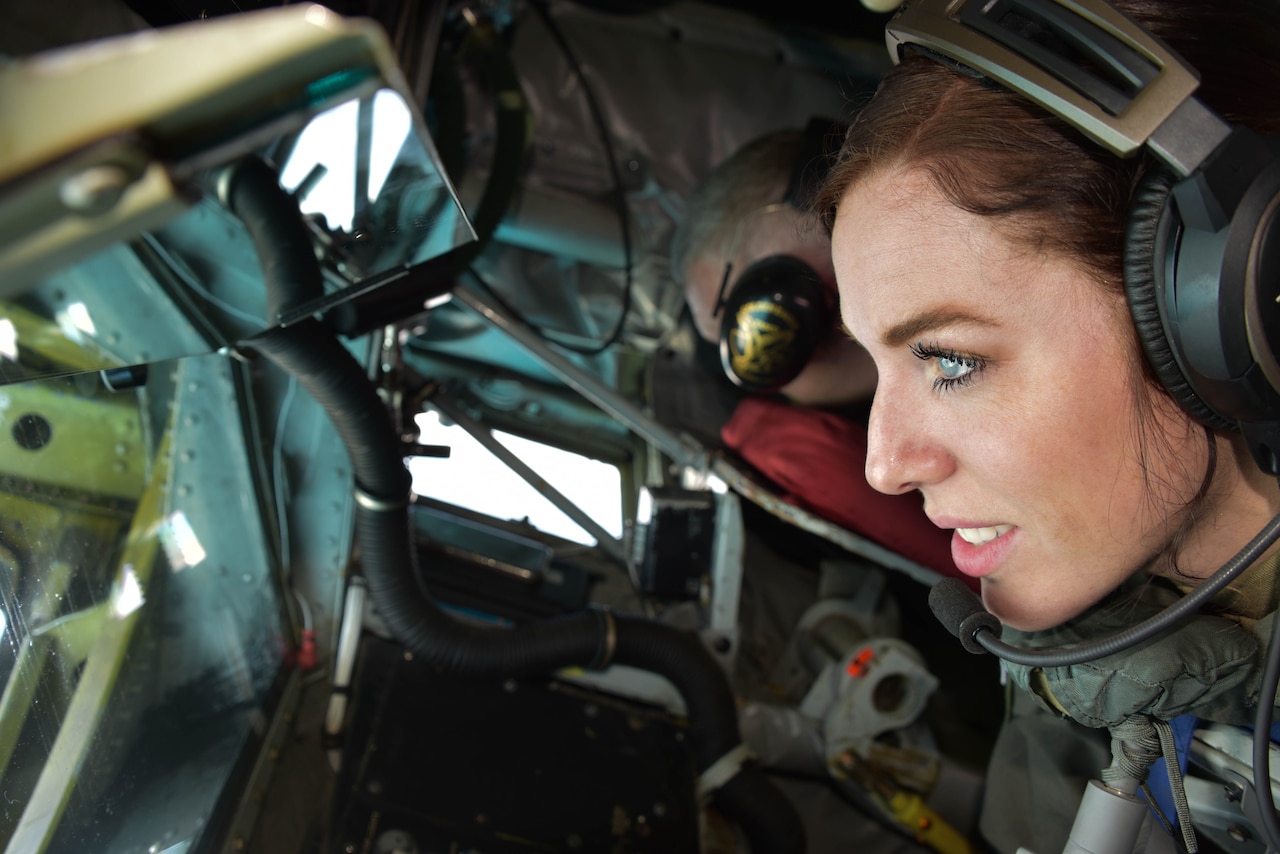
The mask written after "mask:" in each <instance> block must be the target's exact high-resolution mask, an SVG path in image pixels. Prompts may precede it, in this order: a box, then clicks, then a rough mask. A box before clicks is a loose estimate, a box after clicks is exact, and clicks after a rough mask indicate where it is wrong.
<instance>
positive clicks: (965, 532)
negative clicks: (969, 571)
mask: <svg viewBox="0 0 1280 854" xmlns="http://www.w3.org/2000/svg"><path fill="white" fill-rule="evenodd" d="M1012 530H1013V526H1012V525H996V526H994V527H991V528H956V533H957V534H959V535H960V539H962V540H964V541H965V542H966V543H968V544H969V545H972V546H982V545H986V544H987V543H989V542H991V541H992V540H994V539H995V538H996V537H1000V536H1003V535H1004V534H1007V533H1009V532H1010V531H1012Z"/></svg>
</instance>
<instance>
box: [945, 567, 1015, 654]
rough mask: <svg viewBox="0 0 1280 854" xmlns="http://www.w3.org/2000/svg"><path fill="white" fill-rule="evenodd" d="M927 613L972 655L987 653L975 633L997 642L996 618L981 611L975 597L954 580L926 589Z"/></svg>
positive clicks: (986, 611)
mask: <svg viewBox="0 0 1280 854" xmlns="http://www.w3.org/2000/svg"><path fill="white" fill-rule="evenodd" d="M929 610H930V611H933V616H935V617H937V618H938V622H940V623H942V625H943V626H944V627H946V630H947V631H949V632H951V634H953V635H955V636H956V637H957V638H959V639H960V645H961V646H963V647H964V648H965V649H967V650H968V651H969V652H972V653H975V654H980V653H983V652H987V649H986V647H984V646H982V645H981V642H980V641H979V640H978V632H986V633H987V635H988V636H991V637H994V638H997V639H998V638H999V637H1000V632H1001V631H1002V630H1003V629H1004V626H1003V625H1002V624H1001V623H1000V620H999V618H997V617H996V615H995V614H993V613H991V612H990V611H988V610H987V609H986V608H984V607H982V600H981V599H979V598H978V595H977V594H976V593H974V592H973V591H972V590H970V589H969V587H968V585H966V584H965V583H964V582H963V581H961V580H960V579H958V578H950V577H948V578H943V579H941V580H939V581H938V582H937V583H936V584H934V585H933V587H932V588H930V590H929ZM984 637H985V636H984Z"/></svg>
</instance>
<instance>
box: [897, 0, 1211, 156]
mask: <svg viewBox="0 0 1280 854" xmlns="http://www.w3.org/2000/svg"><path fill="white" fill-rule="evenodd" d="M885 41H886V43H887V44H888V47H889V54H890V56H891V57H892V59H893V61H894V62H895V63H896V62H899V61H901V59H902V56H903V52H904V49H906V48H907V47H908V46H910V45H916V46H919V47H922V48H924V49H926V50H927V51H930V52H932V53H935V54H939V55H941V56H943V57H945V58H947V59H950V60H952V61H953V62H957V63H960V64H961V65H963V66H966V67H968V68H971V69H973V70H974V71H977V72H979V73H981V74H983V75H985V76H987V77H990V78H991V79H992V80H995V81H997V82H999V83H1000V84H1002V85H1003V86H1005V87H1007V88H1009V89H1012V90H1013V91H1015V92H1018V93H1019V94H1021V95H1023V96H1025V97H1026V98H1028V99H1030V100H1031V101H1033V102H1035V103H1036V104H1039V105H1040V106H1042V107H1044V108H1045V109H1046V110H1048V111H1049V112H1051V113H1053V114H1055V115H1058V116H1060V117H1062V118H1063V119H1064V120H1066V121H1068V122H1070V123H1071V124H1072V125H1073V126H1074V127H1076V128H1077V129H1078V130H1080V131H1081V132H1082V133H1084V134H1085V135H1086V136H1089V137H1090V138H1092V139H1094V140H1095V141H1096V142H1098V143H1099V144H1100V145H1102V146H1103V147H1104V148H1107V149H1108V150H1110V151H1112V152H1114V153H1115V154H1117V155H1119V156H1121V157H1128V156H1131V155H1133V154H1135V153H1136V152H1137V151H1138V150H1139V149H1141V148H1142V147H1143V146H1144V145H1145V146H1148V147H1150V148H1151V149H1152V151H1153V152H1154V153H1155V154H1156V155H1157V156H1158V157H1160V159H1161V160H1163V161H1164V162H1165V163H1166V164H1168V165H1169V167H1170V168H1171V169H1173V171H1174V172H1175V173H1176V174H1177V175H1178V176H1179V177H1186V176H1187V175H1189V174H1191V173H1192V172H1194V171H1195V170H1196V169H1198V168H1200V166H1201V165H1202V164H1203V163H1204V162H1205V160H1207V159H1208V158H1209V156H1210V154H1212V153H1213V151H1214V150H1215V149H1216V148H1218V146H1219V145H1220V144H1221V143H1222V142H1223V141H1224V140H1225V139H1226V138H1227V136H1228V134H1229V133H1230V130H1231V128H1230V127H1229V126H1228V125H1227V123H1226V122H1224V121H1223V120H1222V119H1221V118H1219V117H1218V116H1217V115H1216V114H1214V113H1213V112H1212V111H1211V110H1209V109H1208V108H1207V107H1205V106H1204V105H1203V104H1202V103H1200V101H1199V100H1197V99H1196V98H1195V97H1193V93H1194V92H1195V90H1196V88H1197V87H1198V86H1199V85H1200V80H1199V75H1198V74H1197V73H1196V72H1195V71H1194V70H1193V69H1192V68H1191V67H1190V66H1189V65H1188V64H1187V63H1186V62H1184V61H1183V60H1182V58H1181V57H1179V56H1178V55H1177V54H1176V53H1174V52H1173V51H1172V50H1170V49H1169V47H1168V46H1166V45H1165V44H1164V43H1163V42H1161V41H1159V40H1158V39H1156V38H1155V37H1153V36H1152V35H1150V34H1149V33H1147V32H1146V31H1145V30H1143V29H1142V28H1141V27H1140V26H1138V25H1137V24H1136V23H1134V22H1133V21H1132V20H1130V19H1129V18H1128V17H1126V16H1125V15H1123V14H1121V13H1120V12H1119V11H1117V10H1116V9H1113V8H1112V7H1111V6H1109V5H1107V4H1106V3H1101V2H1096V0H908V2H907V3H905V4H904V5H903V6H902V7H901V8H900V9H899V10H898V12H897V14H896V15H895V16H894V17H893V19H892V20H890V21H889V23H888V25H887V27H886V29H885Z"/></svg>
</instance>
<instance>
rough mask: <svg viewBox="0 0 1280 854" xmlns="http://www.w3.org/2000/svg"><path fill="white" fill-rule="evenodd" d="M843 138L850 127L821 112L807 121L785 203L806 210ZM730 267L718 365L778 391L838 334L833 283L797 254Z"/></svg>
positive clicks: (738, 380) (737, 379)
mask: <svg viewBox="0 0 1280 854" xmlns="http://www.w3.org/2000/svg"><path fill="white" fill-rule="evenodd" d="M843 139H844V126H843V125H841V124H839V123H838V122H834V121H832V120H830V119H824V118H819V117H815V118H812V119H810V120H809V122H808V124H807V125H806V126H805V131H804V135H803V137H802V139H801V143H800V147H799V150H798V151H797V152H796V157H795V160H794V161H793V164H792V169H791V178H790V181H789V182H788V184H787V191H786V193H785V194H784V195H783V198H782V202H783V203H784V204H787V205H790V206H792V207H795V208H799V209H804V208H805V207H806V206H807V205H808V202H809V200H810V199H811V198H812V197H813V195H814V193H815V192H816V191H817V188H818V186H819V185H820V184H821V183H822V180H823V179H824V178H825V177H826V174H827V171H828V170H829V169H830V163H831V160H832V158H833V157H834V155H835V152H836V151H837V150H838V149H839V147H840V143H841V141H842V140H843ZM732 272H733V268H732V266H728V267H726V269H725V278H724V281H723V282H721V284H720V293H719V294H718V295H717V297H716V306H715V309H714V311H713V316H714V315H715V314H718V313H721V312H723V314H722V316H721V318H720V342H719V347H720V364H721V365H722V366H723V367H724V370H725V373H726V374H728V376H729V379H731V380H732V381H733V382H734V384H735V385H737V386H739V387H741V388H744V389H747V390H749V391H754V392H760V393H767V392H774V391H777V390H778V389H780V388H782V387H783V386H785V385H786V384H787V383H789V382H791V381H792V380H793V379H795V378H796V376H797V375H798V374H799V373H800V372H801V371H802V370H804V366H805V365H806V364H808V363H809V360H810V359H811V358H813V354H814V353H815V352H816V351H817V349H818V348H819V347H820V346H821V345H822V344H823V342H825V341H826V340H827V339H828V338H829V337H830V336H831V335H832V333H833V332H834V331H835V328H836V326H837V323H836V318H837V311H836V295H835V292H834V289H833V287H832V284H831V283H830V282H825V281H823V279H822V277H821V276H819V275H818V273H817V271H816V270H814V269H813V267H811V266H810V265H809V264H807V263H805V262H804V261H802V260H801V259H800V258H797V257H796V256H794V255H770V256H767V257H765V258H761V259H760V260H758V261H756V262H755V263H753V264H751V265H750V266H748V267H747V268H746V269H745V270H743V271H742V273H741V274H740V275H738V276H737V278H736V279H733V281H732V282H731V281H730V276H731V275H732Z"/></svg>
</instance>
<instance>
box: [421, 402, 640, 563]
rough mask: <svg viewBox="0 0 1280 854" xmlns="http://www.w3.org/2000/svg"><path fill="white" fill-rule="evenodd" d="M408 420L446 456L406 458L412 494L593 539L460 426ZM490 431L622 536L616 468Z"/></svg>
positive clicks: (427, 417)
mask: <svg viewBox="0 0 1280 854" xmlns="http://www.w3.org/2000/svg"><path fill="white" fill-rule="evenodd" d="M416 420H417V424H418V429H419V430H420V432H421V441H422V442H423V443H424V444H429V445H447V446H448V447H449V448H450V449H451V450H450V455H449V457H448V459H433V458H414V459H412V460H410V462H409V471H410V473H411V474H412V475H413V490H414V492H416V493H417V494H418V495H421V496H423V497H425V498H434V499H436V500H437V501H445V502H448V503H450V504H454V505H457V506H459V507H464V508H466V509H468V510H474V511H476V512H477V513H484V514H487V515H489V516H493V517H494V518H496V519H527V520H528V522H529V524H531V525H533V526H534V527H535V528H537V529H538V530H539V531H542V532H543V533H547V534H552V535H554V536H557V537H563V538H564V539H566V540H572V541H574V542H577V543H582V544H584V545H594V544H595V538H594V537H592V536H591V535H590V534H588V533H587V532H586V531H584V530H583V529H582V528H581V527H579V526H578V524H577V523H576V522H574V521H573V520H572V519H570V518H569V516H567V515H566V514H565V513H564V512H563V511H562V510H560V509H559V508H558V507H556V506H555V505H554V504H553V503H552V502H551V501H550V500H549V499H547V498H546V497H545V496H544V495H542V494H541V493H539V492H538V491H537V490H536V489H534V488H533V487H532V486H531V485H530V484H529V483H527V482H526V481H525V480H523V479H522V478H521V477H520V476H519V475H518V474H516V473H515V472H513V471H512V470H511V469H510V468H508V467H507V466H506V464H505V463H503V462H502V461H501V460H499V459H498V458H497V457H495V456H494V455H493V454H492V453H491V452H490V451H489V450H488V449H487V448H485V447H484V446H482V445H481V444H480V443H479V442H478V441H476V439H474V438H473V437H472V436H471V435H470V434H469V433H467V432H466V431H465V430H463V429H462V428H461V427H459V426H457V425H448V426H446V425H444V424H442V423H441V422H440V416H439V413H437V412H435V411H428V412H424V413H422V414H421V415H419V416H418V417H417V419H416ZM493 436H494V438H495V439H497V440H498V441H499V442H501V443H502V444H503V445H505V446H506V447H507V448H508V449H510V450H511V451H512V452H513V453H515V454H516V455H518V456H519V457H520V459H522V460H523V461H524V462H525V464H527V465H528V466H529V467H530V468H532V469H533V470H534V471H536V472H537V473H538V474H539V475H540V476H541V477H543V478H544V479H545V480H546V481H547V483H549V484H551V486H553V487H554V488H555V489H556V490H557V491H558V492H560V493H561V494H563V495H564V496H565V497H567V498H568V499H569V500H570V501H572V502H573V503H574V504H576V505H578V507H579V508H581V509H582V510H583V511H585V512H586V513H588V514H589V515H590V516H591V518H592V519H594V520H595V521H596V522H597V523H599V525H600V526H601V527H602V528H604V530H606V531H608V532H609V533H610V534H612V535H614V536H616V537H621V536H622V475H621V473H620V472H619V471H618V469H617V467H616V466H612V465H609V464H608V463H604V462H601V461H599V460H593V459H591V458H589V457H584V456H582V455H580V454H575V453H573V452H572V451H566V450H563V449H561V448H556V447H552V446H551V445H544V444H542V443H541V442H534V441H531V440H529V439H525V438H523V437H521V436H515V435H512V434H510V433H503V432H501V431H498V430H495V431H494V433H493Z"/></svg>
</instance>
